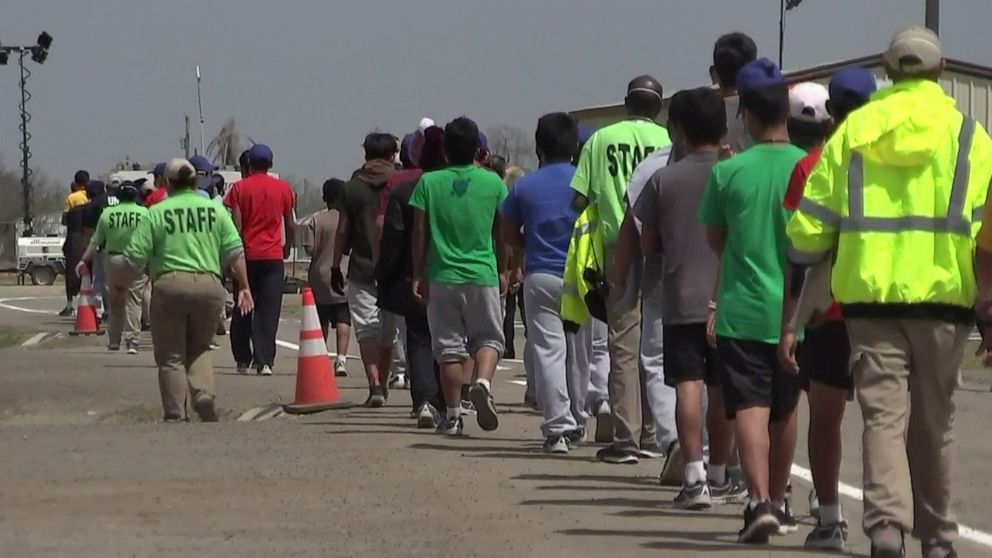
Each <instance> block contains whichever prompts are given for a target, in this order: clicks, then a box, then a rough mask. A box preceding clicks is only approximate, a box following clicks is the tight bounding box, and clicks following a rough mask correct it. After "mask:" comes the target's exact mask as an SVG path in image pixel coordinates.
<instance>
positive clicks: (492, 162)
mask: <svg viewBox="0 0 992 558" xmlns="http://www.w3.org/2000/svg"><path fill="white" fill-rule="evenodd" d="M486 166H487V167H488V168H489V170H491V171H493V172H494V173H496V174H498V175H499V177H500V178H506V167H507V162H506V157H504V156H502V155H491V156H490V157H489V162H488V164H487V165H486Z"/></svg>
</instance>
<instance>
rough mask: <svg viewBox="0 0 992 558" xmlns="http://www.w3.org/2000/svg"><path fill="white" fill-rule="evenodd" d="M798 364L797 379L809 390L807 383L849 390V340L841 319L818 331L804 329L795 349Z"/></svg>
mask: <svg viewBox="0 0 992 558" xmlns="http://www.w3.org/2000/svg"><path fill="white" fill-rule="evenodd" d="M796 359H797V360H798V361H799V379H800V381H801V383H802V387H803V389H805V390H809V383H810V382H811V381H813V382H816V383H818V384H823V385H825V386H829V387H833V388H837V389H845V390H848V391H850V390H851V389H852V387H853V385H854V382H853V381H852V379H851V361H850V359H851V340H850V339H848V337H847V326H845V325H844V322H843V321H841V320H833V321H829V322H826V323H824V324H823V325H822V326H820V327H818V328H806V339H804V340H803V342H802V343H800V344H799V348H798V349H797V350H796Z"/></svg>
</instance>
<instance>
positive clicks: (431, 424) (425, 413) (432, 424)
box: [416, 403, 437, 428]
mask: <svg viewBox="0 0 992 558" xmlns="http://www.w3.org/2000/svg"><path fill="white" fill-rule="evenodd" d="M416 418H417V428H436V427H437V411H435V410H434V407H432V406H431V404H430V403H424V404H423V405H421V406H420V409H419V410H418V411H417V417H416Z"/></svg>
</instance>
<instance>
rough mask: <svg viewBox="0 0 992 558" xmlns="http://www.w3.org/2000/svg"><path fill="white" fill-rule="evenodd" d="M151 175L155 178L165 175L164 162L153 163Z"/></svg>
mask: <svg viewBox="0 0 992 558" xmlns="http://www.w3.org/2000/svg"><path fill="white" fill-rule="evenodd" d="M152 176H154V177H155V180H158V179H159V178H162V177H163V176H165V163H158V164H157V165H155V169H154V170H153V171H152Z"/></svg>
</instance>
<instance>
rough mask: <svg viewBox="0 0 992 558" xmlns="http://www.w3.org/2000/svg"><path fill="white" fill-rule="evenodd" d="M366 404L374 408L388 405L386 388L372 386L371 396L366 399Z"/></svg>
mask: <svg viewBox="0 0 992 558" xmlns="http://www.w3.org/2000/svg"><path fill="white" fill-rule="evenodd" d="M365 406H366V407H371V408H373V409H378V408H379V407H385V406H386V390H384V389H383V388H382V386H372V387H371V388H370V389H369V398H368V399H366V400H365Z"/></svg>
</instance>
